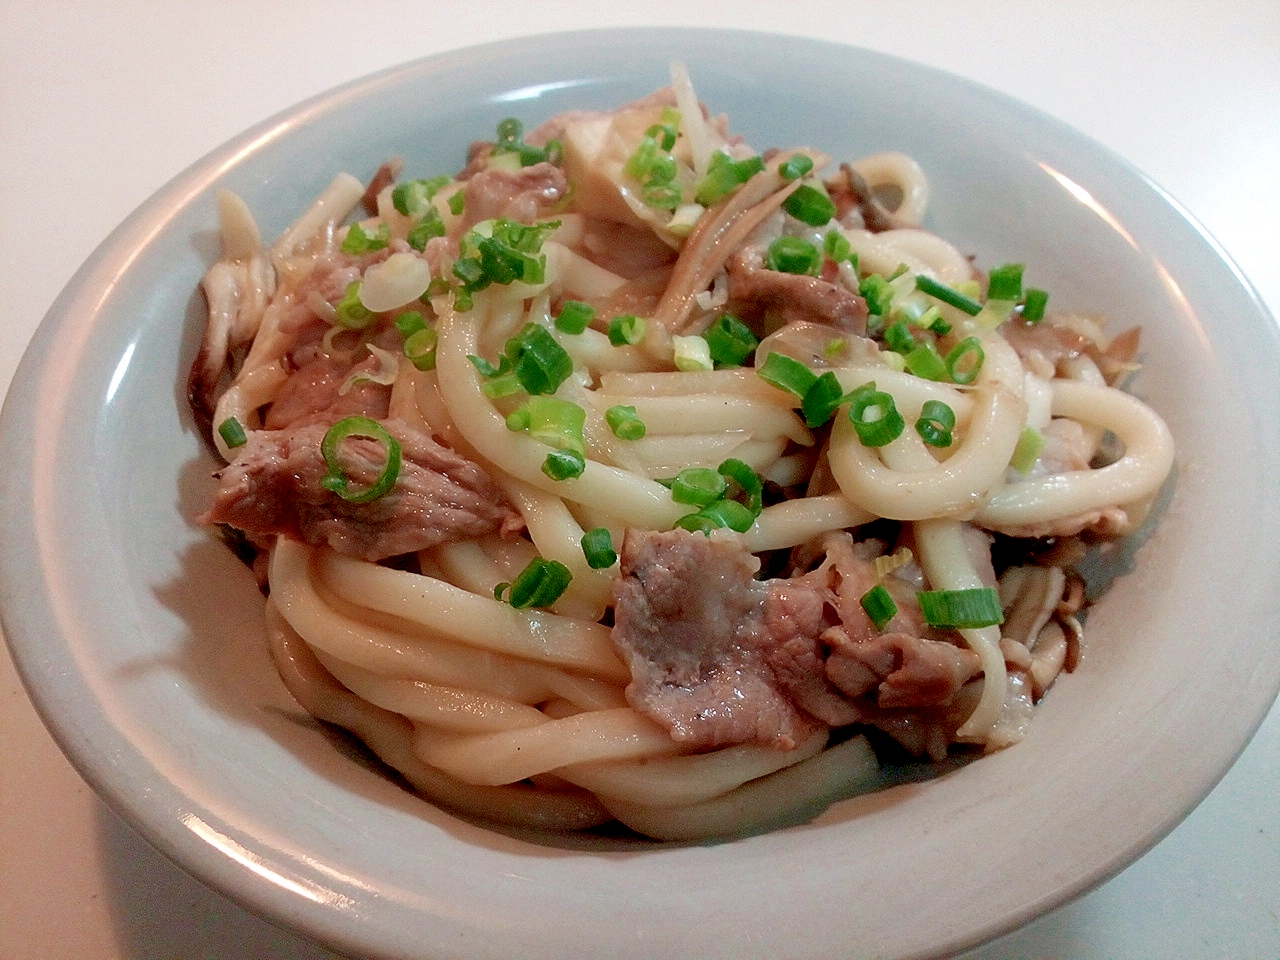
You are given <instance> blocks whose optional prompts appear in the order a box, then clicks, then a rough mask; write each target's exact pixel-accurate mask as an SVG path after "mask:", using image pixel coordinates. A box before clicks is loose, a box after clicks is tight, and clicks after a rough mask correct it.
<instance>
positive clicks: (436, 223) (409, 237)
mask: <svg viewBox="0 0 1280 960" xmlns="http://www.w3.org/2000/svg"><path fill="white" fill-rule="evenodd" d="M444 235H445V228H444V221H443V220H441V219H440V214H439V213H438V212H437V211H436V208H435V207H432V208H431V209H430V210H429V211H428V212H427V215H426V216H424V217H423V218H422V219H421V220H419V221H418V222H417V223H415V224H414V225H413V226H412V227H410V228H409V232H408V233H407V234H405V238H404V239H405V242H406V243H408V244H409V246H411V247H413V249H415V250H425V249H427V243H428V241H430V240H432V239H434V238H436V237H443V236H444Z"/></svg>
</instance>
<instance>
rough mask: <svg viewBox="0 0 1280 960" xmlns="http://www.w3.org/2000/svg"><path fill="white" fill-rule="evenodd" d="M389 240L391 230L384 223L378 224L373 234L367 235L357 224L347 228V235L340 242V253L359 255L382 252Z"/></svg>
mask: <svg viewBox="0 0 1280 960" xmlns="http://www.w3.org/2000/svg"><path fill="white" fill-rule="evenodd" d="M390 240H391V228H390V227H389V226H387V224H385V223H380V224H378V226H377V228H376V229H375V230H374V231H373V233H369V232H368V231H367V230H365V228H364V227H362V226H361V225H360V224H358V223H353V224H352V225H351V226H350V227H348V228H347V235H346V236H345V237H344V238H343V240H342V252H343V253H350V254H355V255H359V254H362V253H372V252H373V251H375V250H382V249H383V248H385V247H386V245H387V243H389V242H390Z"/></svg>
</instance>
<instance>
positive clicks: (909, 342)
mask: <svg viewBox="0 0 1280 960" xmlns="http://www.w3.org/2000/svg"><path fill="white" fill-rule="evenodd" d="M884 344H885V346H886V347H888V348H889V349H890V350H892V351H893V352H894V353H901V354H903V355H906V354H908V353H910V352H911V351H912V350H914V349H915V347H916V338H915V337H913V336H912V335H911V331H910V330H908V329H907V321H905V320H895V321H894V322H893V323H891V324H889V326H887V327H885V329H884Z"/></svg>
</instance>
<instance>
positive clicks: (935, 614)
mask: <svg viewBox="0 0 1280 960" xmlns="http://www.w3.org/2000/svg"><path fill="white" fill-rule="evenodd" d="M916 597H917V599H919V601H920V612H921V613H922V614H923V615H924V619H925V622H926V623H928V624H929V625H930V626H933V627H952V628H956V629H976V628H979V627H992V626H995V625H996V624H999V623H1004V611H1003V610H1002V609H1001V608H1000V595H999V594H997V593H996V591H995V588H994V587H972V588H970V589H967V590H921V591H920V592H919V593H918V594H916Z"/></svg>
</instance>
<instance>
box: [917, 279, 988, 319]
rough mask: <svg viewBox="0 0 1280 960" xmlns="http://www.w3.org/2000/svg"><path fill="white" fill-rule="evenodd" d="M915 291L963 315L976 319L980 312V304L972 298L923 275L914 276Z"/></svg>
mask: <svg viewBox="0 0 1280 960" xmlns="http://www.w3.org/2000/svg"><path fill="white" fill-rule="evenodd" d="M916 289H917V290H919V291H920V292H921V293H927V294H928V295H929V296H931V297H933V298H934V299H936V300H941V301H942V302H943V303H946V304H949V305H950V306H953V307H955V308H956V309H957V310H960V311H961V312H963V313H967V314H969V316H971V317H976V316H977V315H978V314H979V313H981V312H982V304H980V303H979V302H978V301H977V300H974V299H973V298H972V297H968V296H965V295H964V294H963V293H961V292H960V291H959V290H957V289H956V288H955V287H948V286H947V285H946V284H945V283H939V282H938V281H937V280H934V279H933V278H932V277H928V276H925V275H924V274H923V273H921V274H918V275H917V276H916Z"/></svg>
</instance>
